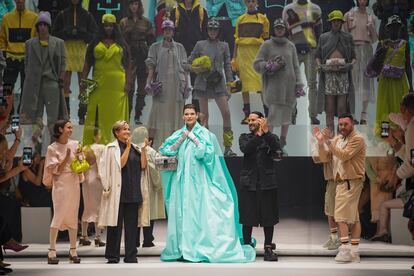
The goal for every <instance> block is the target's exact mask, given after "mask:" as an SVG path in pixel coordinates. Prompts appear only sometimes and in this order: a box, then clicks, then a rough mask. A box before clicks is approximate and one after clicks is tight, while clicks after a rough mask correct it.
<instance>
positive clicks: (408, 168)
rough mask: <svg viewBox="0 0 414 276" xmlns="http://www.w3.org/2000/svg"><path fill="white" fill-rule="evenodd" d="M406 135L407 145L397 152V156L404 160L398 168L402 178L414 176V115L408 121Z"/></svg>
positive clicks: (398, 173) (399, 175)
mask: <svg viewBox="0 0 414 276" xmlns="http://www.w3.org/2000/svg"><path fill="white" fill-rule="evenodd" d="M404 137H405V145H403V146H402V147H401V149H400V150H399V151H398V152H397V156H398V157H400V158H401V160H403V161H404V162H403V163H402V165H401V166H400V167H399V168H398V170H397V175H398V177H399V178H401V179H405V178H410V177H412V176H414V167H413V166H412V165H411V150H412V149H414V117H413V118H411V120H410V122H409V123H408V125H407V129H406V130H405V134H404Z"/></svg>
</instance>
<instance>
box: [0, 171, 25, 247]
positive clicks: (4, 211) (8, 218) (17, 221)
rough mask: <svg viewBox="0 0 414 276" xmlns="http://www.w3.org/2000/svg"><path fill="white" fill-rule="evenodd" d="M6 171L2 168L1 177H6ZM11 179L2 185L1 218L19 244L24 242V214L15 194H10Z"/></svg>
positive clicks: (0, 197)
mask: <svg viewBox="0 0 414 276" xmlns="http://www.w3.org/2000/svg"><path fill="white" fill-rule="evenodd" d="M5 174H6V171H5V170H4V169H3V168H2V167H0V177H2V176H4V175H5ZM11 181H12V180H11V179H9V180H6V181H4V182H2V183H0V217H3V219H4V220H5V222H6V224H7V225H8V229H9V230H10V233H11V237H12V238H13V239H15V240H16V241H18V242H21V241H22V222H21V221H22V219H21V217H22V214H21V210H20V207H21V205H20V203H19V202H18V201H17V200H16V198H15V194H14V193H12V192H10V186H11Z"/></svg>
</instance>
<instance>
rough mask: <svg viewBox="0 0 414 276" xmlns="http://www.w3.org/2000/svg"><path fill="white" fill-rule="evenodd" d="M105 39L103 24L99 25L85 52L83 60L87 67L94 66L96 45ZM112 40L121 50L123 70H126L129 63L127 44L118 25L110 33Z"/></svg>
mask: <svg viewBox="0 0 414 276" xmlns="http://www.w3.org/2000/svg"><path fill="white" fill-rule="evenodd" d="M105 37H106V33H105V29H104V24H101V25H100V26H99V32H98V34H97V35H96V36H95V37H94V39H93V40H92V41H91V43H89V45H88V48H87V50H86V57H85V60H86V62H87V63H88V65H89V66H93V65H95V57H94V55H93V51H94V49H95V47H96V45H98V43H99V42H101V41H103V40H104V38H105ZM112 39H113V40H114V42H115V43H116V44H118V46H119V47H121V48H122V53H123V54H122V65H123V66H124V68H125V69H126V68H128V66H129V63H130V52H129V47H128V45H127V43H126V42H125V39H124V37H123V35H122V33H121V30H120V29H119V25H118V24H114V29H113V31H112Z"/></svg>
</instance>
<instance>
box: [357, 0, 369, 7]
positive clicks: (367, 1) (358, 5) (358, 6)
mask: <svg viewBox="0 0 414 276" xmlns="http://www.w3.org/2000/svg"><path fill="white" fill-rule="evenodd" d="M356 4H357V7H359V1H358V0H356ZM368 6H369V0H367V4H366V5H365V7H368Z"/></svg>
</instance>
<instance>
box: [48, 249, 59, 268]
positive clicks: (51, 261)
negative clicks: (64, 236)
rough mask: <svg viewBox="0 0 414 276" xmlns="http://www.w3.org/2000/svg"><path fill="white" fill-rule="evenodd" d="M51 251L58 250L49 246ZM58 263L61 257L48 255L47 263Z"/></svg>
mask: <svg viewBox="0 0 414 276" xmlns="http://www.w3.org/2000/svg"><path fill="white" fill-rule="evenodd" d="M49 251H55V252H56V249H51V248H49ZM58 263H59V259H58V258H57V257H49V255H48V256H47V264H50V265H57V264H58Z"/></svg>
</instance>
